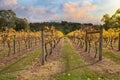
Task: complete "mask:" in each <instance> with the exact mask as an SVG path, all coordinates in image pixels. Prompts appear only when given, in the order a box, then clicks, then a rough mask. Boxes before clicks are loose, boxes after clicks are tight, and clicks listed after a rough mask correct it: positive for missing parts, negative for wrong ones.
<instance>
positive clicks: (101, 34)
mask: <svg viewBox="0 0 120 80" xmlns="http://www.w3.org/2000/svg"><path fill="white" fill-rule="evenodd" d="M102 41H103V27H102V26H100V41H99V60H102Z"/></svg>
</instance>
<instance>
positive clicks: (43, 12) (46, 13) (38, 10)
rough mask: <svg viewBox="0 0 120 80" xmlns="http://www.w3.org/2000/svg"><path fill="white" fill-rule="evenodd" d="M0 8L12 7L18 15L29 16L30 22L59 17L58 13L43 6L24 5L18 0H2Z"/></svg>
mask: <svg viewBox="0 0 120 80" xmlns="http://www.w3.org/2000/svg"><path fill="white" fill-rule="evenodd" d="M0 9H1V10H2V9H5V10H7V9H12V10H13V11H15V12H16V14H17V16H18V17H21V18H27V19H28V21H29V22H43V21H50V20H54V19H56V18H58V15H57V14H56V13H55V12H53V11H51V10H48V9H46V8H43V7H33V6H22V5H19V4H18V3H17V0H11V1H10V0H2V1H1V2H0Z"/></svg>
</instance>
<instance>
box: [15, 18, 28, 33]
mask: <svg viewBox="0 0 120 80" xmlns="http://www.w3.org/2000/svg"><path fill="white" fill-rule="evenodd" d="M15 25H16V26H15V28H14V29H15V30H16V31H20V30H29V29H30V26H29V24H28V22H27V19H25V18H24V19H21V18H16V21H15Z"/></svg>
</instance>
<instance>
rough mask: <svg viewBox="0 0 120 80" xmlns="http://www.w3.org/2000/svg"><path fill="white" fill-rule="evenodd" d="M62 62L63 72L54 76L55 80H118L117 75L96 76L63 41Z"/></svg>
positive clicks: (70, 46)
mask: <svg viewBox="0 0 120 80" xmlns="http://www.w3.org/2000/svg"><path fill="white" fill-rule="evenodd" d="M62 60H63V62H64V65H63V70H64V72H63V73H61V74H58V75H56V76H55V79H56V80H89V79H90V80H98V79H99V78H101V79H102V80H112V79H114V80H120V77H118V76H117V75H114V76H113V75H108V74H106V75H105V74H100V73H99V72H98V73H97V74H96V73H94V72H92V71H91V70H89V68H88V67H89V66H87V65H85V63H84V61H83V60H82V59H81V57H80V56H79V55H78V54H77V53H76V52H75V49H74V48H73V46H72V45H70V43H69V42H68V41H67V40H65V41H64V47H63V51H62Z"/></svg>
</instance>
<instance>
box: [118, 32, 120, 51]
mask: <svg viewBox="0 0 120 80" xmlns="http://www.w3.org/2000/svg"><path fill="white" fill-rule="evenodd" d="M118 51H120V32H119V39H118Z"/></svg>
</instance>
